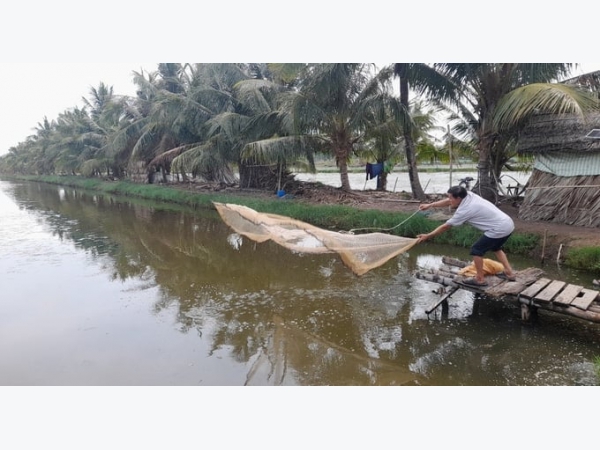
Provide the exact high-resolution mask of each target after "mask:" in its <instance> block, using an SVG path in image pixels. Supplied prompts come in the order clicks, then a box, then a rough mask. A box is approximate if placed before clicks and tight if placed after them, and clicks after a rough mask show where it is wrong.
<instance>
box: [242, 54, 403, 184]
mask: <svg viewBox="0 0 600 450" xmlns="http://www.w3.org/2000/svg"><path fill="white" fill-rule="evenodd" d="M391 92H392V89H391V85H390V83H389V82H388V79H386V78H385V77H377V76H375V75H374V71H373V66H372V65H370V64H362V63H350V64H307V65H305V66H303V68H302V72H301V75H300V77H299V81H298V83H297V89H294V90H290V91H287V92H285V94H283V95H281V96H280V97H279V98H280V101H281V104H280V106H279V108H278V112H277V114H274V115H272V116H271V118H272V119H273V120H278V121H279V122H280V124H281V126H282V133H284V134H285V136H284V137H281V136H274V137H272V138H270V139H265V140H261V141H255V142H252V143H251V144H248V146H247V147H246V152H247V154H254V155H261V157H262V158H266V157H268V158H271V160H273V159H274V158H276V157H279V156H280V155H285V154H288V155H289V154H290V153H291V152H295V154H296V155H299V154H304V155H309V154H312V153H318V152H322V153H326V154H328V155H331V156H333V157H334V158H335V161H336V164H337V166H338V168H339V171H340V178H341V184H342V189H343V190H346V191H350V181H349V178H348V162H349V161H350V158H351V157H352V156H353V155H354V154H355V152H356V151H357V150H358V149H359V148H360V147H361V146H363V145H365V143H366V141H367V139H368V138H369V136H370V137H373V134H372V133H374V132H375V129H376V127H378V126H381V125H382V123H383V122H387V123H388V124H389V129H391V128H392V122H394V121H395V123H396V124H402V123H404V121H405V120H407V116H408V114H407V113H406V111H405V110H404V109H403V108H402V106H401V105H400V103H399V102H398V101H397V99H395V98H394V97H393V95H392V94H391ZM384 109H385V112H383V110H384ZM390 117H391V118H392V119H393V120H392V121H390ZM369 133H371V135H369Z"/></svg>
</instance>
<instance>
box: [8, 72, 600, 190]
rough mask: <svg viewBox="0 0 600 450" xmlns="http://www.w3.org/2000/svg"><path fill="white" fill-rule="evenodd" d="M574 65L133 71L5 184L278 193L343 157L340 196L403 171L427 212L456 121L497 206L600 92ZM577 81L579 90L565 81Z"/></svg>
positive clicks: (42, 134)
mask: <svg viewBox="0 0 600 450" xmlns="http://www.w3.org/2000/svg"><path fill="white" fill-rule="evenodd" d="M575 67H576V64H570V63H432V64H423V63H393V64H389V65H387V66H384V67H381V68H379V67H377V66H376V65H374V64H372V63H331V64H323V63H315V64H304V63H295V64H290V63H218V64H213V63H210V64H208V63H160V64H158V66H157V68H156V70H155V71H152V72H144V71H141V72H135V71H132V76H133V83H134V84H135V87H136V95H135V96H123V95H117V94H116V93H114V92H113V88H112V87H111V86H107V85H105V84H104V83H102V82H100V83H99V85H98V86H97V87H92V88H91V89H90V92H89V97H87V98H85V97H84V98H83V99H82V100H83V106H82V107H74V108H72V109H69V110H66V111H64V112H62V113H60V114H59V115H58V117H57V118H56V119H55V120H48V119H47V118H44V120H43V121H42V122H41V123H38V124H37V127H36V128H35V133H34V134H33V135H31V136H29V137H27V138H26V139H25V140H24V141H23V142H20V143H19V144H17V145H16V146H14V147H12V148H10V149H9V152H8V154H6V155H4V156H3V157H1V158H0V173H6V174H22V175H46V174H74V175H82V176H86V177H94V176H100V177H110V178H113V179H122V178H131V179H136V178H137V179H138V180H139V179H140V178H142V179H144V180H145V181H146V182H150V183H152V182H155V181H157V180H161V179H162V180H166V177H167V176H169V175H170V176H172V177H173V176H175V177H177V178H178V179H180V180H182V181H189V180H190V178H193V179H200V180H203V181H206V182H216V183H226V184H233V183H239V185H240V187H242V188H258V189H270V190H274V189H277V188H280V187H281V186H282V184H285V183H286V182H288V181H289V180H290V179H293V175H292V174H291V172H290V170H289V169H290V167H292V166H302V167H305V168H306V169H307V170H309V171H314V170H315V158H316V157H318V156H325V157H327V158H333V159H334V160H335V162H336V164H337V167H338V169H339V174H340V178H341V189H344V190H350V182H349V177H348V164H349V163H350V161H351V160H352V158H357V157H358V158H364V159H369V160H372V161H374V162H376V163H377V164H380V165H382V167H384V170H383V172H382V173H381V176H380V177H379V178H378V189H385V188H386V174H387V173H388V172H389V170H390V168H391V167H393V165H394V164H397V163H398V162H399V161H404V163H405V164H406V167H407V171H408V176H409V179H410V184H411V190H412V194H413V196H414V198H416V199H419V200H424V199H425V193H424V191H423V188H422V187H421V184H420V181H419V173H418V163H419V158H421V159H422V158H423V157H424V155H426V154H429V155H430V154H432V153H434V154H435V153H436V152H438V151H439V148H437V147H436V145H435V144H434V143H433V141H432V139H431V132H432V130H434V128H435V127H436V120H435V117H436V115H437V114H440V113H441V114H444V115H445V117H446V118H447V121H448V125H447V131H444V144H443V145H445V146H449V147H450V148H454V149H455V151H457V150H460V149H467V150H468V151H471V152H472V153H473V154H474V155H475V160H476V162H477V171H478V180H477V186H478V188H479V192H480V193H481V194H482V195H483V196H484V197H486V198H488V199H489V198H492V197H493V193H492V192H495V189H496V183H497V180H499V179H500V176H501V173H502V170H503V169H504V168H505V167H506V165H507V163H508V161H509V159H510V158H511V157H512V156H513V155H514V148H515V144H516V142H517V140H518V134H519V130H520V129H522V127H524V126H526V124H527V121H528V119H529V118H530V117H531V116H532V115H533V114H538V113H554V114H560V113H575V114H580V115H584V114H585V113H586V112H587V111H590V110H593V109H597V108H598V95H597V92H598V89H597V87H598V86H597V84H590V83H589V82H588V81H589V80H588V79H589V77H587V78H586V77H582V78H581V80H582V82H581V83H578V82H572V80H573V79H569V78H568V77H569V75H570V73H571V72H572V71H573V70H574V68H575ZM565 80H570V81H571V82H564V81H565Z"/></svg>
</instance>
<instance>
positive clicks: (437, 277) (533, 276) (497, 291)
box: [415, 257, 600, 323]
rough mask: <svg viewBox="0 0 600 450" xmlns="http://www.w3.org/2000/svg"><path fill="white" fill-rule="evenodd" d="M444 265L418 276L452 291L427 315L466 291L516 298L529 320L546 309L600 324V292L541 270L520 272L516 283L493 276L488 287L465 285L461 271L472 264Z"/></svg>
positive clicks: (447, 261) (450, 260) (451, 261)
mask: <svg viewBox="0 0 600 450" xmlns="http://www.w3.org/2000/svg"><path fill="white" fill-rule="evenodd" d="M442 262H443V264H444V265H443V266H440V267H439V268H437V269H435V270H429V271H420V272H417V273H416V274H415V276H416V277H417V278H419V279H423V280H427V281H430V282H433V283H437V284H441V285H443V286H450V287H451V290H450V292H449V293H446V295H445V296H444V297H443V298H442V299H440V300H439V301H437V302H436V303H435V304H434V305H432V307H430V308H428V309H427V311H426V312H427V314H430V313H431V312H432V311H434V310H435V309H436V308H437V307H438V306H439V305H440V304H442V303H443V302H447V301H448V298H449V297H450V296H451V295H452V294H453V293H454V292H456V290H458V289H464V290H468V291H471V292H475V293H479V294H482V295H485V296H487V297H491V298H507V297H508V298H516V299H517V300H518V301H519V302H520V304H521V311H522V317H523V319H525V320H528V319H529V318H530V315H531V312H532V311H535V310H537V309H543V310H548V311H552V312H555V313H559V314H564V315H569V316H573V317H577V318H579V319H584V320H587V321H590V322H596V323H600V291H597V290H594V289H587V288H584V287H583V286H579V285H576V284H569V283H566V282H564V281H560V280H552V279H549V278H546V277H544V276H543V275H544V272H543V271H542V270H541V269H537V268H529V269H525V270H522V271H518V272H516V273H515V274H516V280H515V281H507V280H503V279H500V278H498V277H496V276H494V275H490V276H487V277H486V281H487V283H488V286H482V287H480V286H470V285H464V284H461V283H462V281H464V279H465V278H467V277H466V276H463V275H459V270H460V269H461V268H464V267H466V266H467V265H469V264H470V263H468V262H465V261H460V260H456V259H454V258H446V257H445V258H443V259H442Z"/></svg>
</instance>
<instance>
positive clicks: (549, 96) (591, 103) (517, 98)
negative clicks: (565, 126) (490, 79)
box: [493, 83, 599, 130]
mask: <svg viewBox="0 0 600 450" xmlns="http://www.w3.org/2000/svg"><path fill="white" fill-rule="evenodd" d="M598 106H599V105H598V100H597V99H596V98H594V97H593V96H591V95H589V94H588V93H587V92H584V91H581V90H579V89H577V88H576V87H573V86H568V85H564V84H551V83H534V84H529V85H527V86H522V87H520V88H517V89H514V90H513V91H511V92H509V93H508V94H507V95H505V96H504V97H502V99H501V100H500V101H499V102H498V105H497V108H496V112H495V114H494V117H493V122H494V125H495V127H496V128H497V129H498V130H507V129H510V128H512V127H514V126H516V125H518V124H520V123H522V122H523V121H524V120H526V119H527V118H529V117H531V115H532V114H535V113H553V114H564V113H573V114H577V115H580V116H582V117H584V116H585V112H586V111H591V110H595V109H598Z"/></svg>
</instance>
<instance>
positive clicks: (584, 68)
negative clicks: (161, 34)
mask: <svg viewBox="0 0 600 450" xmlns="http://www.w3.org/2000/svg"><path fill="white" fill-rule="evenodd" d="M157 64H158V63H141V62H131V63H0V74H2V80H1V83H0V155H3V154H5V153H7V152H8V149H9V148H10V147H12V146H14V145H17V144H18V143H19V142H22V141H24V140H25V139H26V138H27V137H28V136H30V135H32V134H34V129H35V128H36V127H37V125H38V123H41V122H42V121H43V119H44V117H47V118H48V119H49V120H54V119H56V118H57V117H58V115H59V113H61V112H63V111H65V110H67V109H69V108H73V107H75V106H83V102H82V100H81V99H82V97H86V98H89V91H90V88H91V87H98V85H99V84H100V82H104V83H105V84H107V85H108V86H113V89H114V93H115V94H117V95H134V94H135V86H134V84H133V82H132V81H131V80H132V72H133V71H137V72H139V71H140V70H142V69H143V70H144V71H153V70H155V69H156V67H157ZM593 70H600V63H585V64H582V65H581V66H580V68H579V69H578V70H577V71H576V72H575V73H574V75H575V74H582V73H586V72H590V71H593Z"/></svg>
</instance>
